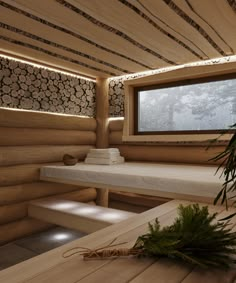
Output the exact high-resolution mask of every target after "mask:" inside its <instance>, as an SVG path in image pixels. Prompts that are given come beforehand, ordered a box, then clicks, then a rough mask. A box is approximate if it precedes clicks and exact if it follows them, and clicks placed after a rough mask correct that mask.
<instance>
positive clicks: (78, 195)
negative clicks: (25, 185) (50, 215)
mask: <svg viewBox="0 0 236 283" xmlns="http://www.w3.org/2000/svg"><path fill="white" fill-rule="evenodd" d="M96 198H97V191H96V189H95V188H85V189H81V190H78V191H73V192H69V193H65V194H56V195H53V196H51V197H48V198H47V199H63V200H73V201H78V202H84V203H88V202H90V201H95V200H96ZM44 199H45V198H44Z"/></svg>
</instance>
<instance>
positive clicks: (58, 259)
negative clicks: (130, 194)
mask: <svg viewBox="0 0 236 283" xmlns="http://www.w3.org/2000/svg"><path fill="white" fill-rule="evenodd" d="M189 203H190V202H188V201H184V200H172V201H170V202H167V203H165V204H162V205H160V206H157V207H155V208H153V209H150V210H148V211H145V212H144V213H142V214H138V215H136V216H134V217H132V218H129V219H126V220H124V221H122V222H119V223H116V224H114V225H111V226H109V227H107V228H104V229H102V230H99V231H97V232H95V233H92V234H90V235H87V236H85V237H83V238H80V239H78V240H75V241H73V242H70V243H68V244H66V245H64V246H61V247H59V248H56V249H54V250H52V251H49V252H47V253H45V254H42V255H39V256H37V257H34V258H32V259H30V260H27V261H25V262H22V263H19V264H17V265H15V266H13V267H10V268H8V269H6V270H3V271H1V272H0V282H4V283H23V282H28V283H47V282H57V283H65V282H66V283H74V282H80V283H85V282H90V283H92V282H94V283H95V282H96V283H97V282H115V283H125V282H132V283H137V282H141V283H142V282H148V283H152V282H153V283H154V282H155V283H163V282H172V283H177V282H178V283H179V282H183V283H195V282H204V283H223V282H224V283H230V282H233V278H235V275H236V269H230V270H228V271H220V270H213V269H208V270H202V269H198V268H196V267H194V266H190V265H187V264H185V263H182V262H179V261H173V260H167V259H159V260H154V259H150V258H142V259H138V258H132V257H129V258H117V259H106V260H87V261H84V260H83V258H82V256H81V255H78V254H76V255H73V256H71V257H68V258H63V256H62V255H63V254H64V253H65V252H66V251H68V250H69V249H71V248H74V247H86V248H89V249H96V248H101V247H104V246H107V245H108V244H109V243H111V241H113V240H114V239H116V240H115V243H122V244H121V245H120V246H119V247H122V248H130V247H132V246H133V244H134V243H135V241H136V239H137V237H138V236H139V235H142V234H144V233H146V232H147V230H148V223H149V222H152V221H154V220H155V218H158V219H159V222H160V225H161V226H162V227H163V226H166V225H170V224H172V223H173V221H174V219H175V218H176V216H177V208H178V206H179V204H183V205H187V204H189ZM201 205H202V204H201ZM235 211H236V210H235V209H234V210H231V211H228V212H226V211H225V209H224V207H221V206H213V205H210V206H209V212H210V213H215V212H218V218H219V219H220V218H222V217H225V216H227V215H229V213H232V212H235ZM233 221H234V222H233ZM232 223H233V225H235V224H236V220H235V219H232Z"/></svg>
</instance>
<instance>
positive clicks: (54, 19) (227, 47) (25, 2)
mask: <svg viewBox="0 0 236 283" xmlns="http://www.w3.org/2000/svg"><path fill="white" fill-rule="evenodd" d="M235 28H236V4H235V0H225V1H222V0H198V1H195V0H158V1H153V0H90V1H85V0H54V1H48V0H41V1H29V0H15V1H13V0H0V36H2V40H1V48H2V49H4V50H5V51H6V52H10V53H15V54H18V55H21V56H23V57H25V58H34V59H35V60H38V61H40V62H48V63H49V64H52V65H57V66H58V65H60V66H61V67H62V68H65V69H67V70H68V71H69V70H71V71H74V72H76V71H77V72H79V73H84V74H85V75H90V76H100V77H110V76H114V75H122V74H126V73H132V72H140V71H146V70H151V69H158V68H164V67H169V66H171V65H178V64H187V63H191V62H196V61H200V60H205V59H213V58H219V57H222V56H225V55H232V54H235V50H236V36H235Z"/></svg>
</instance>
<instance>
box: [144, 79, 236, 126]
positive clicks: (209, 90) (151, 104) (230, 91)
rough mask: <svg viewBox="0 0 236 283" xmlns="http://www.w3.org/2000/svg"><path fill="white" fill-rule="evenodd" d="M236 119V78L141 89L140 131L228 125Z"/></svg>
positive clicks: (235, 121)
mask: <svg viewBox="0 0 236 283" xmlns="http://www.w3.org/2000/svg"><path fill="white" fill-rule="evenodd" d="M234 123H236V79H231V80H221V81H212V82H204V83H197V84H191V85H182V86H174V87H167V88H160V89H154V90H145V91H139V92H138V131H141V132H145V131H193V130H194V131H196V130H220V129H227V128H228V127H229V126H230V125H232V124H234Z"/></svg>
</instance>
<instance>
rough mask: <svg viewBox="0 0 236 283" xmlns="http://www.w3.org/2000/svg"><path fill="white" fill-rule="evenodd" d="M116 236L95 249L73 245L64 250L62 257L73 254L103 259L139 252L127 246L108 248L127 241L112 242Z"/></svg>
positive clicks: (86, 257) (85, 257)
mask: <svg viewBox="0 0 236 283" xmlns="http://www.w3.org/2000/svg"><path fill="white" fill-rule="evenodd" d="M116 239H117V238H115V239H114V240H112V241H111V242H110V243H109V244H108V245H106V246H103V247H101V248H97V249H89V248H86V247H80V246H78V247H74V248H71V249H69V250H67V251H65V252H64V253H63V254H62V257H63V258H68V257H71V256H73V255H76V254H77V255H82V256H83V258H84V259H91V258H92V259H93V258H97V259H99V258H100V259H104V258H109V257H122V256H129V255H138V254H140V251H139V250H138V249H133V248H131V249H129V248H120V249H110V248H113V247H116V246H120V245H123V244H127V242H122V243H117V244H113V243H114V242H115V241H116Z"/></svg>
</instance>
